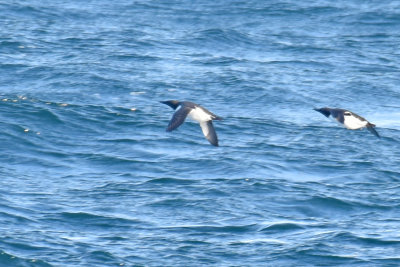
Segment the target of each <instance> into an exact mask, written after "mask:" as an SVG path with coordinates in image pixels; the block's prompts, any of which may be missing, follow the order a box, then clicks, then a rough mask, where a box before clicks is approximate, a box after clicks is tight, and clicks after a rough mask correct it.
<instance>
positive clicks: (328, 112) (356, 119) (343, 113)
mask: <svg viewBox="0 0 400 267" xmlns="http://www.w3.org/2000/svg"><path fill="white" fill-rule="evenodd" d="M314 110H316V111H318V112H321V113H322V114H324V115H325V116H326V117H329V116H332V117H333V118H335V119H336V120H337V121H338V122H339V123H341V124H343V125H344V127H346V128H347V129H350V130H357V129H363V128H367V129H368V131H370V132H371V133H372V134H373V135H375V136H376V137H379V138H380V136H379V134H378V132H377V131H376V130H375V124H372V123H370V122H369V121H367V120H366V119H364V118H363V117H361V116H359V115H357V114H355V113H354V112H351V111H349V110H346V109H340V108H314Z"/></svg>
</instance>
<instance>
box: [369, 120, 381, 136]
mask: <svg viewBox="0 0 400 267" xmlns="http://www.w3.org/2000/svg"><path fill="white" fill-rule="evenodd" d="M367 129H368V131H370V132H371V133H372V134H373V135H375V136H376V137H379V138H381V137H380V136H379V134H378V132H377V131H376V130H375V124H372V123H368V124H367Z"/></svg>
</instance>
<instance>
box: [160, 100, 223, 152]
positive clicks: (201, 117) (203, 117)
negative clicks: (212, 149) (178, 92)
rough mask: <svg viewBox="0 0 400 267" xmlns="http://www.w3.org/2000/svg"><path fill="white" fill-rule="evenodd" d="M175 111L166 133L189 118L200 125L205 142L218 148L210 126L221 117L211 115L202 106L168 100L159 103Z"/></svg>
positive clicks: (213, 130)
mask: <svg viewBox="0 0 400 267" xmlns="http://www.w3.org/2000/svg"><path fill="white" fill-rule="evenodd" d="M160 102H161V103H163V104H166V105H168V106H170V107H171V108H173V109H174V110H175V113H174V115H173V116H172V119H171V120H170V122H169V124H168V127H167V132H171V131H173V130H175V129H177V128H178V127H179V126H180V125H181V124H182V123H183V122H184V121H185V119H186V117H187V116H189V118H191V119H193V120H195V121H197V122H199V123H200V127H201V130H202V131H203V134H204V136H205V137H206V138H207V140H208V141H209V142H210V143H211V144H212V145H214V146H218V137H217V133H216V132H215V129H214V126H213V124H212V121H213V120H222V118H221V117H219V116H217V115H215V114H213V113H212V112H210V111H208V110H207V109H205V108H203V107H202V106H200V105H198V104H195V103H193V102H189V101H182V102H180V101H177V100H168V101H160Z"/></svg>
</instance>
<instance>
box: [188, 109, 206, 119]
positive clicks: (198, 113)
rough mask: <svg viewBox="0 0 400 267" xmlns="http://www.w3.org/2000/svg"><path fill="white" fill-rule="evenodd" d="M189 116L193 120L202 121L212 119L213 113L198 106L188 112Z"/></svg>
mask: <svg viewBox="0 0 400 267" xmlns="http://www.w3.org/2000/svg"><path fill="white" fill-rule="evenodd" d="M188 116H189V118H191V119H192V120H195V121H198V122H202V121H209V120H212V118H211V115H210V114H207V113H206V112H204V111H203V110H202V109H200V108H198V107H196V108H194V109H192V111H190V112H189V114H188Z"/></svg>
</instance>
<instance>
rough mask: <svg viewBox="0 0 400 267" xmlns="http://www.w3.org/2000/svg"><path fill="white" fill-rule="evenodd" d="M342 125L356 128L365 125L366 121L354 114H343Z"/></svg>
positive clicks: (351, 128) (352, 128)
mask: <svg viewBox="0 0 400 267" xmlns="http://www.w3.org/2000/svg"><path fill="white" fill-rule="evenodd" d="M343 124H344V126H345V127H346V128H347V129H350V130H356V129H360V128H364V127H365V126H367V124H368V122H367V121H362V120H360V119H359V118H357V117H354V116H344V123H343Z"/></svg>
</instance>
